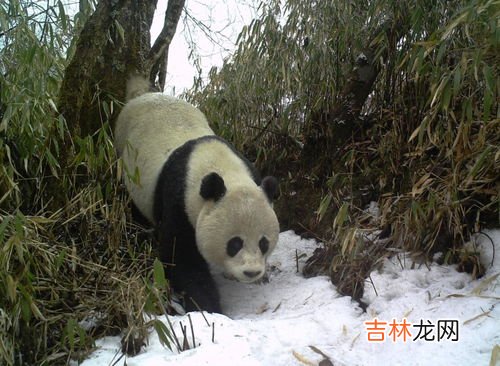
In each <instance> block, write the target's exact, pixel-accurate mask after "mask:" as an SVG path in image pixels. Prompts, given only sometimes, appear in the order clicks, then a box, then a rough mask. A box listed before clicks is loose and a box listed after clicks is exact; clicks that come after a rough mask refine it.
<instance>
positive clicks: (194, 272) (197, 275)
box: [170, 263, 222, 314]
mask: <svg viewBox="0 0 500 366" xmlns="http://www.w3.org/2000/svg"><path fill="white" fill-rule="evenodd" d="M205 266H206V269H205V268H200V267H199V266H197V267H196V268H192V267H191V266H190V265H186V264H183V263H176V264H174V268H173V270H172V272H173V275H172V277H171V280H170V281H171V285H172V287H173V288H174V290H175V291H176V292H177V293H179V294H181V295H182V296H183V298H184V307H185V310H186V311H187V312H189V311H200V310H204V311H207V312H209V313H220V314H221V313H222V309H221V306H220V300H219V292H218V290H217V286H216V285H215V281H214V279H213V278H212V275H211V274H210V272H209V270H208V266H207V265H206V263H205Z"/></svg>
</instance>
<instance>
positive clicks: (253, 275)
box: [243, 271, 262, 278]
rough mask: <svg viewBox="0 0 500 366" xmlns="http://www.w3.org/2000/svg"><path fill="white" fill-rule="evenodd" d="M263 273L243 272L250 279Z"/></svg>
mask: <svg viewBox="0 0 500 366" xmlns="http://www.w3.org/2000/svg"><path fill="white" fill-rule="evenodd" d="M261 273H262V271H243V274H244V275H245V276H247V277H248V278H255V277H258V276H260V275H261Z"/></svg>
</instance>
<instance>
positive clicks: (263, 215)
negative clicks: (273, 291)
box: [196, 173, 279, 282]
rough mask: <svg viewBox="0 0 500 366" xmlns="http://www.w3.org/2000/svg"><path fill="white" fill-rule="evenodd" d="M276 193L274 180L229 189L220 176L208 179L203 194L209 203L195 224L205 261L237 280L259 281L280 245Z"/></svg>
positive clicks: (211, 176)
mask: <svg viewBox="0 0 500 366" xmlns="http://www.w3.org/2000/svg"><path fill="white" fill-rule="evenodd" d="M277 193H278V183H277V180H276V178H274V177H266V178H264V179H263V180H262V183H261V185H260V186H257V185H249V184H247V185H244V184H242V185H240V186H235V187H232V188H231V190H227V189H226V186H225V184H224V180H223V179H222V177H221V176H220V175H218V174H217V173H210V174H208V175H207V176H205V178H204V179H203V181H202V183H201V187H200V195H201V197H202V198H203V199H204V200H205V201H206V204H205V205H204V207H203V209H202V210H201V212H200V214H199V216H198V220H197V223H196V242H197V245H198V249H199V250H200V252H201V254H202V256H203V257H204V258H205V260H207V261H208V262H209V263H211V264H214V265H216V266H218V267H222V269H223V270H224V272H225V274H226V275H229V276H230V277H233V278H235V279H237V280H238V281H241V282H254V281H256V280H258V279H260V278H261V277H262V276H263V275H264V273H265V271H266V259H267V257H268V256H269V255H270V254H271V252H272V251H273V250H274V247H275V246H276V243H277V242H278V235H279V224H278V219H277V218H276V214H275V213H274V210H273V208H272V200H273V199H274V198H276V196H277Z"/></svg>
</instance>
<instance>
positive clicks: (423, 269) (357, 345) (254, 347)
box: [83, 230, 500, 366]
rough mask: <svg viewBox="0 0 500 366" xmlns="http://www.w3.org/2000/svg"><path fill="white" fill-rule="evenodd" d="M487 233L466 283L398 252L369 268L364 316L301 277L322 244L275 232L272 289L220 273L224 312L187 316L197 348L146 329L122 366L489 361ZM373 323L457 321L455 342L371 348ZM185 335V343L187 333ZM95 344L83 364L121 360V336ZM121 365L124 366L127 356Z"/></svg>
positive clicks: (497, 330)
mask: <svg viewBox="0 0 500 366" xmlns="http://www.w3.org/2000/svg"><path fill="white" fill-rule="evenodd" d="M487 234H488V236H489V237H490V238H491V239H492V240H493V243H492V242H491V241H490V240H489V238H488V237H487V236H485V235H478V236H477V238H476V246H477V248H478V249H479V250H481V253H482V254H481V259H482V261H483V263H484V264H485V265H486V268H487V272H486V275H485V276H484V277H483V278H481V279H478V280H472V279H471V277H470V275H468V274H465V273H459V272H457V271H456V269H455V267H454V266H442V265H437V264H435V263H432V264H430V265H429V266H428V267H427V266H426V265H421V266H418V265H414V264H413V263H412V262H411V261H410V259H409V257H407V256H404V255H399V256H398V257H393V258H389V259H386V260H385V262H384V263H383V265H382V267H381V268H380V269H379V270H376V271H374V272H372V274H371V276H370V279H369V281H368V282H367V284H366V286H365V294H364V297H363V300H364V301H365V302H366V303H367V304H368V305H369V306H368V308H367V312H366V313H364V312H363V311H362V310H361V309H360V308H359V306H358V305H357V303H355V302H353V301H352V300H351V298H349V297H345V296H340V295H339V294H338V293H337V292H336V290H335V287H334V286H333V285H332V284H331V282H330V280H329V278H327V277H325V276H319V277H314V278H309V279H306V278H304V277H302V275H301V274H300V271H299V272H297V262H298V265H299V270H301V269H302V266H303V264H304V262H305V259H306V257H305V256H301V254H307V255H310V254H312V252H313V251H314V249H315V248H317V246H318V245H319V244H318V243H316V242H315V241H313V240H304V239H300V238H299V237H298V236H297V235H295V234H294V233H292V232H284V233H281V234H280V241H279V244H278V246H277V248H276V250H275V252H274V253H273V255H272V256H271V258H270V259H269V264H270V266H271V271H270V273H269V282H268V283H262V284H241V283H237V282H234V281H231V280H227V279H225V278H222V277H221V276H217V277H216V281H217V283H218V284H219V286H220V292H221V299H222V306H223V309H224V311H225V313H226V315H220V314H204V315H205V317H203V316H202V314H201V313H191V320H192V322H193V327H194V334H195V343H196V348H193V349H191V350H189V351H185V352H182V353H180V354H179V353H177V352H175V351H174V352H172V351H170V350H168V349H167V348H164V347H162V346H161V344H160V342H159V340H158V337H157V336H156V334H155V333H154V332H153V331H152V332H151V335H150V338H149V344H148V346H147V347H145V349H144V350H143V351H141V353H140V354H139V355H137V356H135V357H129V358H127V360H126V364H127V365H129V366H139V365H142V366H144V365H146V366H147V365H193V366H194V365H217V366H222V365H245V366H246V365H249V366H254V365H264V366H265V365H272V366H280V365H283V366H285V365H286V366H288V365H304V364H306V363H307V362H310V364H312V365H318V364H319V362H320V361H321V360H323V358H324V357H323V356H321V355H320V354H318V353H317V352H315V351H314V350H313V349H312V348H310V346H314V347H316V348H317V349H319V350H321V351H322V352H323V353H324V354H326V355H327V356H328V357H329V359H330V360H331V361H332V363H333V364H334V365H335V366H339V365H349V366H350V365H450V364H451V365H464V366H465V365H473V364H474V365H487V364H488V363H489V360H490V357H491V351H492V349H493V347H494V345H495V344H500V304H499V303H500V276H499V274H500V230H492V231H488V232H487ZM494 252H495V253H496V255H495V256H493V253H494ZM297 256H298V257H299V258H300V259H299V260H298V261H297V260H296V259H297ZM375 317H376V318H378V319H379V320H380V321H386V322H388V323H389V322H391V321H392V319H396V320H397V321H398V322H400V321H402V319H403V318H406V319H407V321H408V322H410V323H411V324H418V323H419V322H420V321H424V322H431V323H433V324H436V323H437V321H438V320H444V319H451V320H458V322H459V340H458V341H457V342H452V341H450V340H442V341H440V342H437V341H434V342H431V341H424V340H418V341H412V340H411V339H409V340H408V341H407V342H406V343H405V342H403V341H402V340H401V339H397V340H396V341H395V342H393V341H392V339H390V337H387V336H386V340H385V342H376V343H374V342H369V341H368V340H367V330H366V326H365V324H364V322H365V321H372V320H373V319H374V318H375ZM160 319H163V320H164V321H165V318H160ZM205 319H206V320H205ZM170 320H171V322H172V323H173V324H174V329H175V330H176V333H177V335H180V334H182V332H181V330H180V328H181V324H183V325H184V326H188V328H189V319H188V317H187V315H184V316H171V317H170ZM207 321H208V324H207ZM212 323H213V324H214V335H215V336H214V342H212ZM411 332H412V335H413V336H415V335H416V334H415V331H414V330H411ZM188 335H189V337H188V338H191V337H190V331H188ZM191 343H192V341H191V339H190V344H191ZM96 346H97V350H96V351H95V352H94V353H93V354H92V355H91V356H90V357H89V359H87V360H86V361H85V362H84V363H83V365H85V366H94V365H109V364H112V363H113V362H114V361H113V359H115V360H116V358H117V357H119V355H120V353H119V349H120V337H106V338H103V339H101V340H99V341H98V342H97V344H96ZM299 359H300V360H299ZM117 364H118V365H123V364H124V361H123V359H122V360H121V361H120V362H119V363H117Z"/></svg>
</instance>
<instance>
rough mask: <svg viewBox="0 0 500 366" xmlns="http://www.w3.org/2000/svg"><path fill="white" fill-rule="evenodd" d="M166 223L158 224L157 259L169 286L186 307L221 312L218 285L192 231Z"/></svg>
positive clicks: (187, 309)
mask: <svg viewBox="0 0 500 366" xmlns="http://www.w3.org/2000/svg"><path fill="white" fill-rule="evenodd" d="M163 222H165V221H163ZM165 226H167V225H165ZM165 226H164V225H162V224H161V223H160V226H159V233H158V234H159V235H158V239H159V252H160V259H161V260H162V262H163V263H164V266H165V269H166V274H167V279H168V280H169V284H170V286H171V287H172V288H173V290H174V291H175V292H176V293H178V294H179V295H182V296H183V298H184V307H185V310H186V311H187V312H189V311H199V310H204V311H208V312H210V313H220V314H222V309H221V306H220V300H219V292H218V290H217V286H216V284H215V281H214V279H213V277H212V275H211V273H210V269H209V266H208V264H207V262H206V261H205V259H204V258H203V257H202V256H201V254H200V253H199V251H198V248H197V246H196V239H195V237H194V234H191V233H190V231H189V230H181V231H177V230H175V232H172V231H173V230H171V229H172V226H168V227H165Z"/></svg>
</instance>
